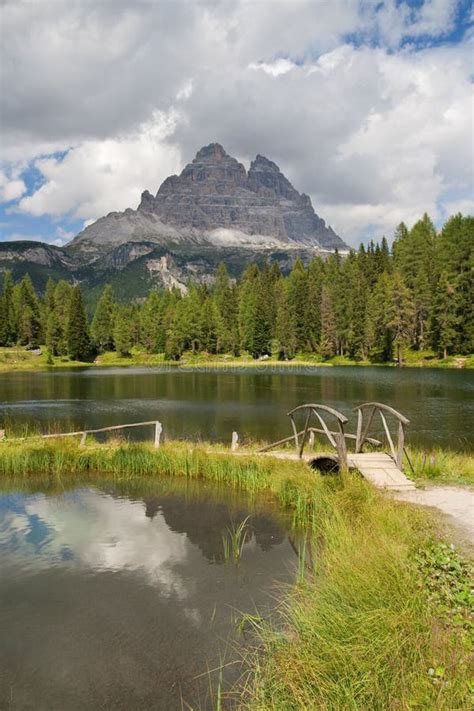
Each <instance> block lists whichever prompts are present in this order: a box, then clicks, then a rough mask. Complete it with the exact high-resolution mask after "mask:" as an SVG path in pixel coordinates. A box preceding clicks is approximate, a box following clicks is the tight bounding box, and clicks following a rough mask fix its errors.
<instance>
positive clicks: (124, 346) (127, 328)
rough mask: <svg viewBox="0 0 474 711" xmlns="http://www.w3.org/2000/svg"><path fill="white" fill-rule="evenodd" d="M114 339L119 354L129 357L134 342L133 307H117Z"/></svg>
mask: <svg viewBox="0 0 474 711" xmlns="http://www.w3.org/2000/svg"><path fill="white" fill-rule="evenodd" d="M113 339H114V342H115V348H116V351H117V353H118V354H119V355H120V356H123V357H125V356H129V355H130V350H131V348H132V341H133V316H132V309H131V307H128V306H118V307H117V310H116V313H115V319H114V330H113Z"/></svg>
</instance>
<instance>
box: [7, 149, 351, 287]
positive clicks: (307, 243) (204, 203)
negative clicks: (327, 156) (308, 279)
mask: <svg viewBox="0 0 474 711" xmlns="http://www.w3.org/2000/svg"><path fill="white" fill-rule="evenodd" d="M336 248H337V249H339V250H340V251H346V250H348V249H349V248H348V247H347V245H346V244H345V243H344V242H343V241H342V240H341V238H340V237H339V236H338V235H336V233H335V232H334V231H333V230H332V229H331V228H330V227H327V226H326V223H325V222H324V220H323V219H321V218H320V217H319V216H318V215H317V214H316V213H315V211H314V209H313V206H312V204H311V200H310V198H309V197H308V196H307V195H304V194H300V193H298V192H297V191H296V190H295V189H294V188H293V186H292V185H291V183H290V182H289V180H288V179H287V178H286V177H285V176H284V175H283V174H282V173H281V171H280V170H279V168H278V166H277V165H276V164H275V163H273V162H272V161H270V160H268V159H267V158H265V157H264V156H261V155H258V156H257V157H256V158H255V160H254V161H252V163H251V165H250V168H249V171H248V172H247V171H246V169H245V167H244V166H243V165H242V164H241V163H239V162H238V161H237V160H236V159H235V158H232V156H229V155H228V154H227V153H226V152H225V150H224V149H223V148H222V146H220V145H219V144H218V143H212V144H210V145H209V146H206V147H204V148H201V150H200V151H198V153H197V155H196V157H195V158H194V160H193V161H192V163H190V164H188V165H187V166H186V167H185V168H184V170H183V171H182V172H181V174H180V175H179V176H177V175H173V176H171V177H169V178H167V179H166V180H165V181H164V182H163V184H162V185H161V187H160V188H159V190H158V192H157V194H156V195H155V196H153V195H151V194H150V193H149V192H148V191H145V192H144V193H143V194H142V199H141V202H140V205H139V206H138V208H137V209H136V210H132V209H130V208H128V209H127V210H125V211H124V212H112V213H110V214H109V215H107V216H106V217H102V218H100V219H99V220H97V221H96V222H94V223H93V224H92V225H90V226H89V227H87V228H86V229H84V230H83V231H82V232H80V233H79V234H78V235H77V236H76V237H75V238H74V239H73V240H72V242H70V243H69V244H68V245H67V246H66V247H64V248H59V247H54V246H52V245H48V244H45V243H43V242H28V241H22V242H0V273H1V272H2V271H4V270H5V269H11V270H12V271H13V274H14V276H15V278H21V277H22V276H23V275H24V274H26V273H29V274H30V276H31V278H32V279H33V282H34V284H35V286H36V287H37V288H38V289H39V290H40V291H44V288H45V285H46V282H47V280H48V278H49V277H52V278H54V279H60V278H64V279H68V280H73V281H75V282H79V283H82V284H84V285H85V286H87V289H88V291H89V292H90V295H93V294H95V293H96V292H98V291H99V290H100V289H101V288H102V286H103V285H104V284H105V283H108V282H111V283H113V284H114V285H115V286H116V288H117V291H118V293H120V294H121V295H123V298H134V297H140V296H143V295H144V294H145V293H146V292H147V291H148V290H149V289H150V287H151V286H152V285H160V286H165V287H171V286H173V285H174V286H178V287H180V288H182V287H183V286H184V285H185V284H186V283H187V282H188V281H189V280H190V279H193V280H196V279H197V280H200V281H209V280H210V279H211V278H212V275H213V274H214V272H215V268H216V266H217V264H218V263H219V262H220V261H223V262H225V263H226V265H227V267H228V269H229V271H230V272H231V274H233V275H234V276H238V275H239V274H240V273H241V272H242V271H243V269H245V267H246V266H247V265H248V264H249V263H250V262H252V261H256V262H258V263H263V262H264V261H265V260H269V261H277V262H278V263H279V264H280V267H281V268H282V270H283V271H284V272H287V271H288V270H289V269H290V268H291V265H292V263H293V262H294V260H295V259H296V257H301V258H302V259H303V261H305V262H308V261H309V260H310V259H311V258H312V257H313V256H315V255H316V254H321V253H324V252H329V251H333V250H334V249H336Z"/></svg>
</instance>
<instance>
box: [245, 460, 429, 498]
mask: <svg viewBox="0 0 474 711" xmlns="http://www.w3.org/2000/svg"><path fill="white" fill-rule="evenodd" d="M239 454H240V452H239ZM241 454H248V452H241ZM261 456H267V457H276V458H277V459H290V460H293V461H300V460H302V461H304V462H306V463H307V464H309V465H310V466H311V465H312V464H313V462H317V460H318V459H328V458H334V455H331V454H323V453H319V452H318V453H316V452H314V453H312V454H311V453H309V452H306V453H305V454H303V455H302V457H300V456H299V455H298V454H297V453H296V452H292V451H285V450H279V451H273V452H262V453H261ZM335 463H336V462H335ZM347 464H348V467H349V469H357V471H359V472H360V473H361V474H362V476H363V477H364V479H367V481H370V483H371V484H373V485H374V486H376V487H378V488H379V489H390V490H391V491H415V489H416V487H415V484H414V483H413V481H412V480H411V479H408V477H407V476H405V474H404V473H403V472H402V471H400V469H398V467H397V465H396V464H395V462H394V461H393V459H392V458H391V457H390V455H389V454H386V453H385V452H373V453H372V452H370V453H367V454H351V453H349V452H348V454H347Z"/></svg>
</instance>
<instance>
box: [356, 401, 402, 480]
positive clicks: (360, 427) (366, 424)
mask: <svg viewBox="0 0 474 711" xmlns="http://www.w3.org/2000/svg"><path fill="white" fill-rule="evenodd" d="M354 412H357V433H356V446H355V451H356V453H360V452H362V448H363V446H364V444H365V443H366V442H370V438H369V437H368V433H369V430H370V427H371V425H372V423H373V419H374V415H375V414H376V413H378V414H379V415H380V419H381V421H382V425H383V428H384V431H385V435H386V437H387V442H388V445H389V447H390V454H391V456H392V459H393V460H394V461H395V463H396V465H397V467H398V468H399V469H400V471H403V452H404V449H405V427H406V426H407V425H408V424H410V420H409V419H408V418H407V417H405V415H402V414H401V412H398V411H397V410H395V409H394V408H393V407H390V405H384V404H383V403H381V402H363V403H362V404H361V405H358V406H357V407H356V408H354ZM386 415H388V416H390V417H391V418H393V419H395V420H396V421H398V429H397V436H396V438H395V436H394V438H393V439H392V434H391V432H390V428H389V426H388V424H387V418H386ZM394 439H396V442H394Z"/></svg>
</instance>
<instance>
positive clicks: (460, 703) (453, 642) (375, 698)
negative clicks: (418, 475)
mask: <svg viewBox="0 0 474 711" xmlns="http://www.w3.org/2000/svg"><path fill="white" fill-rule="evenodd" d="M432 535H433V534H432V531H431V530H430V526H429V516H428V515H427V514H425V513H421V512H417V511H416V510H414V509H413V508H411V507H406V506H401V505H400V504H396V503H395V502H392V501H390V500H389V499H387V498H385V497H383V496H381V495H380V493H379V492H376V491H374V490H372V489H370V488H369V487H368V486H367V485H366V484H364V483H363V482H361V481H359V480H357V479H355V478H353V477H352V478H350V479H346V481H345V483H344V486H343V487H342V488H341V489H338V490H333V491H330V490H325V491H323V492H322V503H321V507H320V511H319V515H318V519H317V522H316V525H315V532H314V539H315V540H316V541H319V550H320V555H319V556H318V557H317V559H316V562H315V565H314V571H313V575H312V577H310V578H308V577H306V578H305V580H304V581H303V582H302V583H300V584H299V585H298V586H297V587H295V588H293V589H291V590H288V591H287V592H286V595H285V596H284V597H283V602H282V604H281V606H280V614H279V619H278V621H277V623H275V622H273V623H261V622H260V623H257V624H256V631H257V635H258V637H259V639H260V643H261V647H260V648H259V649H258V650H256V651H255V653H254V654H253V655H252V658H251V662H250V663H251V669H252V673H251V674H250V675H249V677H248V679H247V683H246V686H245V693H246V703H247V708H249V709H252V710H253V711H255V710H259V711H263V710H264V709H265V711H267V710H270V709H272V710H273V709H274V710H275V711H277V710H278V711H280V710H281V709H284V710H285V711H286V710H288V711H290V710H293V709H294V710H295V711H296V710H297V709H298V710H299V709H324V710H326V709H327V710H334V711H336V710H338V709H341V710H342V709H354V710H359V709H360V711H365V710H366V709H371V710H374V711H376V710H380V711H386V710H391V709H412V708H415V709H426V710H427V711H428V710H430V711H431V710H432V709H446V710H448V709H449V710H453V709H468V708H470V702H469V668H468V664H469V650H470V648H471V647H472V640H471V639H470V638H471V634H470V627H469V623H468V622H467V612H468V606H469V605H471V606H472V603H473V601H472V598H471V600H469V599H468V591H467V583H466V582H465V583H464V584H463V583H462V582H461V581H462V577H463V576H464V575H465V574H466V572H467V566H465V567H464V568H462V567H461V568H459V569H456V568H457V566H458V565H460V563H459V560H458V559H457V558H456V556H455V554H454V553H453V554H452V556H451V557H452V558H453V561H451V560H447V561H446V560H441V561H440V562H439V564H435V565H433V564H432V562H431V561H430V563H429V564H428V566H426V555H425V554H424V552H425V551H427V550H432V547H433V545H435V546H439V544H434V543H433V542H432V539H431V536H432ZM447 549H448V547H446V548H443V549H441V550H443V552H445V551H446V550H447ZM449 550H451V549H449ZM420 561H421V562H420ZM443 566H445V567H446V566H450V567H452V571H451V572H452V575H453V577H454V578H455V580H456V582H455V583H454V584H453V585H452V588H453V590H454V592H453V596H454V597H455V598H456V599H455V602H454V605H455V606H456V607H457V608H458V611H457V614H458V615H459V614H461V618H462V619H461V622H460V623H459V621H458V624H455V622H454V621H453V619H452V618H451V619H446V616H445V614H444V613H443V608H444V609H445V608H446V596H444V597H443V596H442V602H441V603H440V600H439V599H437V597H436V594H433V590H432V589H431V587H430V586H428V584H427V581H428V580H429V581H430V583H431V586H434V588H435V590H437V591H439V588H440V587H441V586H440V585H439V584H438V582H437V581H438V580H439V578H438V577H437V575H438V574H439V569H440V568H441V569H443V570H444V568H443ZM471 575H472V571H471ZM442 585H444V583H443V584H442ZM456 591H457V592H459V591H460V592H461V594H460V595H458V597H456ZM448 599H449V597H448ZM448 607H449V604H448ZM459 607H461V608H462V613H459Z"/></svg>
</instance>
